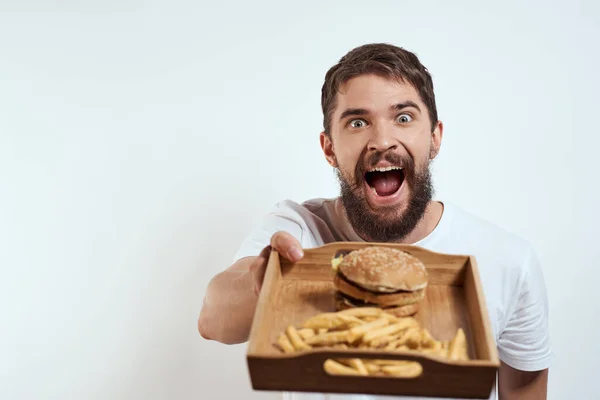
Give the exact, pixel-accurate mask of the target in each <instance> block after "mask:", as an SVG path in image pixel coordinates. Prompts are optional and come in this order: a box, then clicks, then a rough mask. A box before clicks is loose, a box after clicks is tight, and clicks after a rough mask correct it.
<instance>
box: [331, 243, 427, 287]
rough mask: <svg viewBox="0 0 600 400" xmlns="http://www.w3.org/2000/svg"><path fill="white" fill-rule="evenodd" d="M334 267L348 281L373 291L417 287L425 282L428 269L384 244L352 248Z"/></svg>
mask: <svg viewBox="0 0 600 400" xmlns="http://www.w3.org/2000/svg"><path fill="white" fill-rule="evenodd" d="M337 270H338V272H339V273H340V274H342V275H343V276H344V277H345V278H346V279H347V280H348V281H350V282H352V283H354V284H356V285H358V286H361V287H363V288H365V289H367V290H370V291H373V292H376V293H393V292H397V291H400V290H402V291H418V290H421V289H424V288H425V287H426V286H427V282H428V274H427V269H426V268H425V265H424V264H423V262H422V261H421V260H419V259H418V258H416V257H414V256H412V255H410V254H408V253H406V252H404V251H401V250H398V249H393V248H390V247H383V246H381V247H377V246H371V247H366V248H363V249H358V250H354V251H351V252H350V253H348V254H346V255H345V256H344V258H343V259H342V261H341V263H340V264H339V266H338V268H337Z"/></svg>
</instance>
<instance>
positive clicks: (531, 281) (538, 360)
mask: <svg viewBox="0 0 600 400" xmlns="http://www.w3.org/2000/svg"><path fill="white" fill-rule="evenodd" d="M518 287H519V289H518V290H517V291H516V295H517V301H516V306H515V307H514V310H513V311H512V313H511V314H510V315H509V317H508V322H507V324H506V327H505V328H504V330H503V332H502V334H501V335H500V338H499V340H498V349H499V350H498V353H499V357H500V359H501V360H502V361H504V362H505V363H506V364H508V365H510V366H511V367H513V368H515V369H518V370H522V371H539V370H542V369H546V368H548V367H549V366H550V363H551V359H552V351H551V344H550V332H549V323H548V317H549V315H548V297H547V293H546V284H545V281H544V276H543V273H542V269H541V266H540V263H539V261H538V258H537V256H536V254H535V253H534V252H533V250H530V251H529V254H528V256H527V259H526V261H525V267H524V268H523V274H522V279H520V280H519V286H518Z"/></svg>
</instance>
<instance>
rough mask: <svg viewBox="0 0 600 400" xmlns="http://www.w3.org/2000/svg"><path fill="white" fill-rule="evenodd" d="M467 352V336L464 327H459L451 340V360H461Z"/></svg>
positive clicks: (449, 352)
mask: <svg viewBox="0 0 600 400" xmlns="http://www.w3.org/2000/svg"><path fill="white" fill-rule="evenodd" d="M466 354H467V338H466V337H465V332H464V331H463V330H462V329H458V331H457V332H456V335H454V338H453V339H452V340H451V341H450V344H449V346H448V358H449V359H450V360H460V359H463V358H467V357H465V355H466Z"/></svg>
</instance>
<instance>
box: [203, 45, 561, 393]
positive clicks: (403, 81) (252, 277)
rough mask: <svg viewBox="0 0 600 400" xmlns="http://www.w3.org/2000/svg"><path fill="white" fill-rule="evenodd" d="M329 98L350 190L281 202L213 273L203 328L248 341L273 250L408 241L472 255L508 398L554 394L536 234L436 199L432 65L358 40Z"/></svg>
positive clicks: (227, 339)
mask: <svg viewBox="0 0 600 400" xmlns="http://www.w3.org/2000/svg"><path fill="white" fill-rule="evenodd" d="M322 108H323V117H324V130H323V132H321V134H320V139H321V147H322V149H323V153H324V155H325V158H326V159H327V161H328V162H329V164H330V165H331V166H332V167H333V168H335V170H336V173H337V176H338V179H339V181H340V187H341V195H340V197H339V198H334V199H312V200H308V201H306V202H304V203H302V204H297V203H295V202H292V201H284V202H282V203H280V204H278V205H276V206H275V207H274V209H273V211H272V212H271V213H269V214H268V215H266V216H265V217H264V219H263V221H262V223H261V224H260V225H259V226H258V227H257V229H256V230H255V231H254V232H252V234H251V235H249V236H248V237H247V239H246V240H245V241H244V243H243V244H242V246H241V248H240V250H239V252H238V253H237V254H236V256H235V262H234V264H233V265H232V266H230V267H229V268H228V269H227V270H225V271H223V272H221V273H219V274H218V275H216V276H215V277H214V278H213V279H212V280H211V282H210V284H209V286H208V288H207V292H206V296H205V299H204V304H203V307H202V311H201V314H200V317H199V320H198V329H199V331H200V334H201V335H202V336H203V337H204V338H206V339H211V340H217V341H220V342H222V343H229V344H233V343H242V342H245V341H246V340H247V338H248V333H249V330H250V325H251V321H252V317H253V313H254V309H255V306H256V300H257V294H258V293H259V291H260V287H261V283H262V279H263V276H264V270H265V265H266V261H267V257H268V253H269V250H270V249H271V248H274V249H277V250H278V251H279V252H280V254H282V255H283V256H284V257H286V258H288V259H290V260H292V261H296V260H298V259H300V258H301V257H303V253H302V249H303V248H310V247H315V246H320V245H323V244H325V243H328V242H332V241H376V242H398V243H409V244H415V245H418V246H422V247H424V248H427V249H430V250H433V251H438V252H442V253H460V254H473V255H475V257H476V258H477V260H478V265H479V269H480V274H481V279H482V284H483V287H484V291H485V296H486V301H487V307H488V311H489V313H490V318H491V322H492V327H493V330H494V334H495V339H496V343H497V346H498V351H499V355H500V359H501V368H500V371H499V374H498V384H497V393H498V395H499V397H498V398H500V399H502V400H510V399H522V400H533V399H536V400H537V399H545V398H546V392H547V379H548V367H549V363H550V358H551V351H550V342H549V332H548V305H547V297H546V289H545V284H544V278H543V275H542V272H541V268H540V265H539V263H538V260H537V258H536V255H535V252H534V251H533V250H532V248H531V246H530V245H529V244H528V243H527V242H526V241H524V240H522V239H520V238H518V237H515V236H514V235H511V234H509V233H507V232H505V231H503V230H502V229H500V228H499V227H497V226H495V225H493V224H491V223H489V222H487V221H484V220H482V219H480V218H477V217H475V216H474V215H471V214H469V213H468V212H466V211H464V210H462V209H460V208H459V207H457V206H454V205H452V204H450V203H447V202H441V201H434V200H432V198H433V186H432V182H431V176H430V170H429V165H430V163H431V162H432V160H434V159H435V157H436V156H437V154H438V153H439V151H440V146H441V143H442V133H443V125H442V122H441V121H439V120H438V115H437V110H436V102H435V96H434V91H433V83H432V79H431V76H430V74H429V72H428V71H427V69H426V68H425V67H424V66H423V65H421V63H420V61H419V59H418V58H417V57H416V55H414V54H413V53H411V52H409V51H406V50H404V49H402V48H398V47H395V46H392V45H388V44H370V45H365V46H361V47H358V48H356V49H353V50H352V51H350V52H349V53H348V54H346V55H345V56H344V57H342V58H341V59H340V61H339V63H338V64H337V65H335V66H333V67H332V68H331V69H330V70H329V71H328V72H327V74H326V77H325V83H324V85H323V88H322ZM495 391H496V390H495ZM285 396H288V397H287V398H298V399H300V398H302V399H326V398H334V397H335V398H338V396H327V395H319V394H306V393H304V394H300V393H294V394H287V393H286V394H285ZM342 397H344V398H348V399H353V398H359V397H360V398H374V397H373V396H342ZM491 398H496V393H492V397H491Z"/></svg>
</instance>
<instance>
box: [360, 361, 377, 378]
mask: <svg viewBox="0 0 600 400" xmlns="http://www.w3.org/2000/svg"><path fill="white" fill-rule="evenodd" d="M363 364H365V368H366V369H367V372H368V373H369V375H375V374H377V373H379V365H377V364H374V363H373V362H372V360H367V361H364V363H363Z"/></svg>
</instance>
